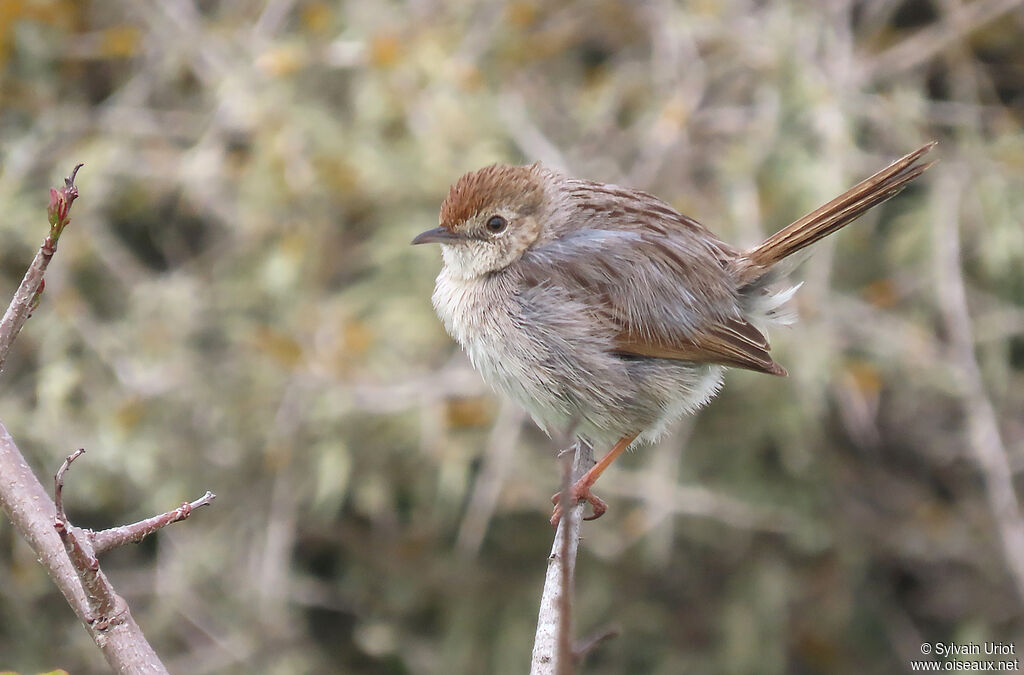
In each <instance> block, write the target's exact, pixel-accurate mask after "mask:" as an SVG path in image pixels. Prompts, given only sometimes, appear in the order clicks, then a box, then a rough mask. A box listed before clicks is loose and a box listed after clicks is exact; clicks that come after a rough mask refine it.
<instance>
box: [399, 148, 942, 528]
mask: <svg viewBox="0 0 1024 675" xmlns="http://www.w3.org/2000/svg"><path fill="white" fill-rule="evenodd" d="M934 145H935V144H934V143H930V144H928V145H925V146H923V147H922V148H920V149H918V150H916V151H914V152H912V153H910V154H909V155H907V156H905V157H903V158H902V159H900V160H898V161H896V162H894V163H893V164H891V165H890V166H888V167H887V168H885V169H883V170H881V171H879V172H878V173H876V174H875V175H873V176H871V177H870V178H868V179H866V180H864V181H862V182H860V183H858V184H857V185H855V186H854V187H852V188H850V189H849V190H847V191H846V192H844V193H843V194H841V195H839V196H838V197H836V198H835V199H833V200H832V201H830V202H829V203H827V204H825V205H824V206H821V207H819V208H817V209H815V210H814V211H812V212H811V213H809V214H807V215H806V216H804V217H803V218H800V219H799V220H797V221H796V222H794V223H792V224H791V225H788V226H787V227H784V228H783V229H782V230H780V231H778V232H776V233H775V234H773V235H772V236H770V237H768V239H766V240H765V241H764V242H763V243H761V244H759V245H758V246H755V247H754V248H752V249H750V250H747V251H741V250H739V249H736V248H734V247H732V246H730V245H729V244H726V243H725V242H723V241H722V240H721V239H719V238H718V237H717V236H715V235H714V234H713V233H712V232H711V231H710V230H708V229H706V228H705V227H703V226H702V225H700V224H699V223H697V222H696V221H695V220H693V219H691V218H688V217H686V216H684V215H682V214H680V213H678V212H677V211H676V210H675V209H673V208H672V207H671V206H669V205H668V204H666V203H665V202H663V201H661V200H660V199H658V198H657V197H655V196H653V195H650V194H647V193H646V192H641V191H639V190H633V189H630V188H623V187H619V186H617V185H606V184H602V183H595V182H592V181H587V180H578V179H575V178H569V177H568V176H565V175H562V174H560V173H558V172H555V171H551V170H549V169H547V168H545V167H543V166H541V165H540V164H539V163H537V164H533V165H531V166H506V165H494V166H489V167H486V168H483V169H480V170H479V171H474V172H472V173H467V174H466V175H464V176H462V177H461V178H460V179H459V180H458V181H457V182H456V183H455V184H454V185H453V186H452V188H451V190H450V191H449V193H448V196H447V198H446V199H445V200H444V203H443V204H442V205H441V216H440V225H439V226H438V227H437V228H434V229H432V230H427V231H426V232H424V233H422V234H420V235H419V236H418V237H416V238H415V239H413V241H412V243H413V244H426V243H438V244H441V253H442V256H443V258H444V265H443V267H442V269H441V273H440V274H439V275H438V277H437V286H436V288H435V290H434V296H433V303H434V307H435V308H436V310H437V314H438V316H440V317H441V320H442V321H443V322H444V325H445V328H447V330H448V332H449V333H450V334H451V336H452V337H454V338H455V339H456V340H457V341H458V342H459V344H460V345H462V348H463V349H465V351H466V353H467V354H469V358H470V360H471V361H472V362H473V366H474V367H475V368H476V369H477V370H478V371H479V372H480V374H481V375H482V376H483V378H484V380H486V381H487V382H488V384H490V385H491V386H492V387H494V388H495V389H497V390H500V391H502V392H504V393H505V394H507V395H508V396H510V397H512V398H513V399H514V400H516V401H517V402H518V403H520V404H521V405H522V406H523V407H525V408H526V409H527V410H528V411H529V412H530V414H531V415H532V416H533V419H534V420H535V421H536V422H537V424H538V425H540V426H541V428H543V429H544V430H545V431H547V432H548V433H551V432H552V431H568V432H571V433H573V434H575V435H576V436H578V437H580V438H582V439H583V440H585V441H587V442H588V443H590V444H592V445H593V446H594V447H601V446H603V447H610V448H611V449H610V450H609V451H608V453H607V454H606V455H605V456H604V457H603V458H602V459H601V460H600V461H599V462H598V463H597V464H596V465H595V466H594V467H593V468H592V469H591V470H590V471H589V472H588V473H587V474H586V475H584V476H583V477H582V478H581V479H580V480H579V481H577V482H576V483H575V484H574V485H573V487H572V497H573V499H574V500H587V501H589V502H590V503H591V505H592V506H593V515H592V516H590V517H589V518H588V520H591V519H594V518H598V517H599V516H601V515H602V514H603V513H604V512H605V510H606V508H607V507H606V506H605V504H604V502H602V501H601V500H600V499H598V498H597V497H596V496H595V495H594V494H592V493H591V491H590V488H591V486H592V485H593V484H594V481H595V480H597V478H598V476H600V475H601V473H602V472H603V471H604V470H605V469H606V468H607V467H608V466H609V465H610V464H611V463H612V462H613V461H614V460H615V458H616V457H618V456H619V455H620V454H621V453H622V452H623V451H624V450H625V449H626V448H627V447H629V446H630V445H631V444H632V443H634V442H638V443H640V442H650V441H653V440H654V439H656V438H657V437H658V436H659V435H660V434H662V433H663V432H664V431H665V429H666V427H667V426H668V425H669V424H670V423H671V422H673V421H674V420H676V419H677V418H679V417H680V416H681V415H683V414H685V413H691V412H694V411H696V410H697V409H698V408H700V407H701V406H703V405H704V404H706V403H707V402H708V401H709V400H711V398H712V397H714V395H715V394H716V393H717V392H718V390H719V388H720V387H721V384H722V371H723V368H724V367H726V366H729V367H733V368H745V369H747V370H754V371H758V372H762V373H768V374H770V375H785V374H786V371H785V370H784V369H783V368H782V366H780V365H779V364H777V363H775V361H773V360H772V357H771V355H770V354H769V345H768V340H767V339H766V338H765V336H764V330H765V328H766V327H767V326H768V325H770V324H772V323H787V322H790V321H792V314H791V313H790V312H787V311H786V310H785V307H784V305H785V304H786V301H788V300H789V299H790V298H791V297H792V295H793V293H794V292H795V291H796V289H797V286H794V285H784V286H782V287H781V288H780V287H779V285H778V282H779V281H780V279H779V278H778V277H779V276H780V274H778V273H776V274H773V268H774V266H775V264H776V263H778V262H779V261H781V260H782V259H784V258H786V257H787V256H789V255H792V254H793V253H796V252H797V251H799V250H800V249H802V248H804V247H806V246H809V245H810V244H813V243H814V242H816V241H818V240H819V239H821V238H822V237H825V236H828V235H829V234H832V233H833V232H835V231H836V230H839V229H840V228H842V227H843V226H845V225H847V224H848V223H850V222H852V221H853V220H854V219H856V218H857V217H858V216H860V215H862V214H863V213H864V212H865V211H867V210H868V209H870V208H872V207H873V206H877V205H878V204H881V203H882V202H884V201H885V200H887V199H889V198H890V197H892V196H893V195H895V194H896V193H898V192H899V191H900V190H902V189H903V188H904V187H905V186H906V185H907V183H909V182H910V181H912V180H914V179H915V178H917V177H918V176H920V175H921V173H922V172H923V171H924V170H925V169H927V168H928V167H929V166H930V164H922V163H920V162H919V160H920V159H921V157H922V156H923V155H924V154H925V153H927V152H928V151H929V150H930V149H931V148H932V146H934ZM774 271H776V272H778V270H777V269H775V270H774ZM555 502H556V505H555V512H554V515H553V516H552V524H557V522H558V519H559V517H560V513H561V511H560V508H559V505H558V504H557V495H556V496H555Z"/></svg>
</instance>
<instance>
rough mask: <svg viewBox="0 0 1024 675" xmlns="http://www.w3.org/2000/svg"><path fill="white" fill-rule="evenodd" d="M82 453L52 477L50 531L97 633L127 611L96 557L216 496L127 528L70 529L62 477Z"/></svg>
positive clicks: (180, 517) (81, 450)
mask: <svg viewBox="0 0 1024 675" xmlns="http://www.w3.org/2000/svg"><path fill="white" fill-rule="evenodd" d="M84 453H85V449H84V448H79V449H78V450H76V451H75V452H73V453H71V454H70V455H68V457H67V459H65V460H64V463H63V464H61V465H60V468H59V469H58V470H57V473H56V474H55V475H54V477H53V482H54V488H53V501H54V509H55V511H56V515H55V517H54V529H55V530H57V534H58V535H59V536H60V540H61V542H62V543H63V544H64V550H65V551H67V554H68V557H69V558H71V563H72V564H73V565H74V567H75V571H76V572H77V573H78V578H79V579H80V580H81V581H82V587H83V588H85V594H86V597H87V599H88V601H89V609H90V616H89V617H88V621H89V623H91V624H93V625H96V626H97V627H98V628H100V629H106V628H108V627H109V626H110V625H111V624H112V623H113V622H115V621H118V620H120V617H121V615H122V614H124V612H126V611H127V609H128V605H127V604H126V603H125V602H124V600H123V599H121V598H120V596H118V595H117V594H116V593H115V592H114V588H113V586H111V585H110V582H108V581H107V579H106V577H105V576H104V574H103V571H102V570H101V569H100V563H99V559H98V556H99V555H100V554H101V553H105V552H106V551H109V550H110V549H113V548H116V547H118V546H123V545H125V544H128V543H135V542H139V541H142V539H143V538H145V537H146V536H147V535H149V534H152V533H153V532H156V531H157V530H159V529H160V528H162V527H165V526H167V525H170V524H171V523H176V522H178V521H179V520H185V519H186V518H188V517H189V515H190V514H191V513H192V509H195V508H199V507H200V506H205V505H207V504H209V503H210V502H212V501H213V500H214V498H215V497H216V495H214V494H213V493H212V492H210V491H207V492H206V494H205V495H203V496H202V497H200V498H199V499H197V500H196V501H194V502H192V503H189V502H185V503H184V504H182V505H181V506H180V507H179V508H177V509H174V510H173V511H168V512H167V513H163V514H161V515H159V516H154V517H152V518H147V519H146V520H140V521H139V522H137V523H132V524H131V525H122V526H121V527H112V528H110V529H108V530H101V531H99V532H94V531H93V530H84V529H82V528H79V527H75V526H74V525H72V524H71V523H70V521H69V520H68V517H67V514H66V513H65V512H64V474H65V473H67V470H68V469H69V468H70V467H71V463H72V462H74V461H75V460H76V459H78V458H79V457H81V456H82V455H83V454H84Z"/></svg>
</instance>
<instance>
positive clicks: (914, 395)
mask: <svg viewBox="0 0 1024 675" xmlns="http://www.w3.org/2000/svg"><path fill="white" fill-rule="evenodd" d="M1020 5H1021V3H1020V2H1008V1H1006V0H1002V1H999V0H974V1H973V2H967V1H962V0H906V1H901V2H893V1H882V0H858V1H854V0H833V1H830V2H823V3H804V2H798V1H796V0H794V1H792V2H786V1H781V2H770V3H765V2H757V1H754V0H734V1H729V2H721V3H719V2H694V3H685V4H684V3H673V2H668V1H655V0H652V1H650V2H635V3H627V2H613V1H611V0H594V1H590V2H583V1H579V2H565V3H546V2H542V1H541V0H510V1H507V2H479V3H465V2H458V1H457V0H409V1H408V2H374V1H373V0H362V1H356V0H353V1H352V2H339V3H334V2H320V1H308V2H304V1H301V0H267V1H266V2H255V3H254V2H244V1H242V0H219V1H217V0H146V1H142V2H138V1H135V0H107V1H99V0H94V1H92V2H73V1H71V0H3V1H2V2H0V204H2V205H3V209H2V212H3V215H2V217H0V242H2V245H0V282H2V283H0V290H2V293H3V295H4V297H9V294H10V293H13V290H14V289H15V287H16V286H17V283H18V281H19V280H20V278H21V275H22V274H23V272H24V270H25V268H26V267H27V265H28V262H29V261H30V259H31V256H32V254H33V252H34V250H35V248H36V247H38V245H39V243H40V242H41V240H42V238H43V236H44V235H45V231H46V225H45V207H46V201H47V193H46V188H47V187H48V186H50V185H53V184H59V182H60V180H61V178H62V177H63V176H65V175H67V173H68V172H69V171H70V169H71V168H72V166H73V165H74V164H75V163H76V162H79V161H81V162H85V168H84V169H83V170H82V172H81V174H80V176H79V180H78V184H79V186H80V188H81V195H82V196H81V198H80V200H79V201H78V203H76V205H75V209H74V211H73V219H72V220H73V222H72V225H71V226H70V228H69V229H68V230H67V232H66V233H65V235H64V236H63V238H62V239H61V243H60V250H59V252H58V254H57V257H56V259H55V261H54V263H53V264H52V265H51V266H50V271H49V273H48V278H47V286H46V293H45V295H44V297H43V300H42V304H41V306H40V308H39V309H38V310H37V311H36V313H35V316H33V318H32V319H31V321H30V322H29V324H28V325H27V327H26V329H25V331H24V332H23V334H22V335H21V337H20V338H19V340H18V341H17V343H16V345H15V350H14V352H13V353H12V355H11V357H10V358H9V360H8V365H7V368H6V372H5V373H3V379H2V382H0V387H2V390H0V392H2V393H0V420H2V421H3V422H4V424H6V425H7V426H8V428H9V429H10V431H11V433H12V434H13V435H14V438H15V439H16V440H17V441H18V443H19V445H20V447H21V449H22V451H23V452H25V453H26V455H27V456H28V457H29V458H30V461H31V462H32V464H33V466H34V467H35V468H36V469H37V472H38V473H39V475H40V476H41V477H43V479H44V482H47V483H48V482H49V481H48V478H47V477H48V476H51V475H52V473H53V471H54V470H55V469H56V468H57V466H58V465H59V463H60V461H61V460H62V459H63V457H64V456H65V455H66V454H67V453H68V452H69V451H71V450H72V449H74V448H77V447H85V448H86V449H87V451H88V453H87V454H86V455H85V456H84V457H83V458H82V459H81V460H80V461H79V462H78V463H77V464H76V465H75V468H74V469H73V471H72V473H71V477H70V481H69V486H68V488H67V490H66V492H65V495H66V497H65V499H66V503H67V505H68V510H69V514H70V515H71V517H72V518H73V519H75V520H77V522H78V524H80V525H83V526H93V527H107V526H111V525H114V524H119V523H122V522H127V521H130V520H135V519H138V518H141V517H144V516H147V515H150V514H152V513H156V512H160V511H164V510H166V509H170V508H173V507H175V506H177V505H178V504H180V503H181V502H182V501H184V500H187V499H194V498H196V497H198V496H199V495H201V494H202V493H203V491H205V490H207V489H210V490H213V491H214V492H216V493H217V495H218V498H217V501H216V502H215V504H214V505H213V506H212V507H211V508H207V509H203V510H202V511H199V512H197V513H196V514H195V515H194V517H193V519H191V520H189V521H188V522H187V523H183V524H179V525H175V526H172V527H171V528H169V529H167V530H164V531H162V532H161V533H160V534H159V535H157V536H155V537H152V538H151V539H149V540H147V541H145V542H144V543H142V544H141V545H138V546H133V547H130V548H128V549H123V550H120V551H117V552H115V553H113V554H111V555H110V556H109V557H108V558H107V559H106V561H105V563H104V568H105V570H106V571H107V573H108V574H109V575H110V577H111V578H112V581H113V582H114V585H115V587H116V588H117V589H118V590H119V591H120V592H121V593H122V594H123V595H124V596H125V597H126V598H127V599H128V601H129V603H130V604H131V606H132V608H133V610H134V612H135V615H136V618H137V619H138V621H139V623H140V624H141V626H142V628H143V630H144V631H145V632H146V634H147V636H148V637H149V639H150V640H151V641H152V643H153V644H154V646H155V647H156V648H157V650H158V651H159V652H160V653H161V654H162V655H163V656H164V658H165V659H166V661H167V663H168V666H169V667H170V668H171V669H172V670H173V671H175V672H181V673H186V672H187V673H215V672H243V671H244V672H261V673H300V672H308V673H312V672H358V673H414V674H418V673H499V674H501V673H522V672H525V670H526V669H527V667H528V666H527V664H528V663H529V656H530V647H531V644H532V636H533V629H534V623H535V620H536V609H537V602H538V599H539V596H540V589H541V585H542V581H543V571H544V566H545V558H546V556H547V553H548V548H549V546H550V542H551V531H550V529H549V527H548V525H547V517H548V515H549V513H550V506H551V505H550V502H549V501H548V499H549V497H550V495H551V494H552V493H553V492H555V490H556V489H557V487H558V485H559V480H560V479H559V473H558V468H557V467H558V465H557V463H556V462H555V461H554V459H553V456H554V450H555V445H556V444H555V442H553V441H551V440H549V439H547V438H546V437H544V436H543V435H542V434H541V433H540V432H538V431H537V429H536V428H535V427H534V426H533V425H532V423H530V422H528V421H527V420H525V419H524V417H523V415H522V414H521V413H520V412H519V411H518V410H517V409H516V408H515V407H513V406H511V405H508V404H504V403H502V402H500V400H498V399H497V398H496V397H495V396H493V395H492V394H491V393H490V392H489V391H488V390H487V389H486V387H485V386H484V385H483V384H482V383H481V381H480V380H479V378H478V377H477V376H476V375H475V374H474V373H473V372H472V371H471V370H470V368H469V366H468V364H467V362H466V360H465V358H464V357H463V356H462V355H461V354H460V353H459V352H458V350H457V348H456V347H455V346H454V344H453V343H452V341H451V340H450V339H449V338H448V337H447V336H446V335H445V334H444V332H443V329H442V328H441V326H440V325H439V322H438V321H437V320H436V318H435V316H434V314H433V311H432V309H431V306H430V301H429V297H430V293H431V290H432V286H433V278H434V276H435V274H436V273H437V270H438V269H439V256H438V254H437V252H436V251H432V250H426V249H423V248H415V249H414V248H412V247H410V246H408V242H409V240H410V239H411V238H412V237H413V236H414V235H415V234H417V233H419V232H420V231H422V230H424V229H427V228H429V227H433V226H434V225H435V224H436V218H437V210H438V206H439V204H440V202H441V200H442V198H443V197H444V195H445V193H446V190H447V187H448V185H449V184H450V183H451V182H452V181H454V180H455V179H456V178H457V177H458V176H459V175H461V174H462V173H463V172H465V171H468V170H471V169H475V168H478V167H480V166H482V165H485V164H488V163H491V162H498V161H505V162H532V161H534V160H541V161H543V162H545V163H547V164H549V165H552V166H555V167H559V168H563V169H565V170H567V171H569V172H571V173H573V174H576V175H579V176H583V177H588V178H593V179H599V180H604V181H610V182H618V183H622V184H627V185H631V186H636V187H640V188H644V189H647V190H649V191H652V192H654V193H657V194H658V195H660V196H662V197H663V198H665V199H666V200H667V201H669V202H671V203H672V204H673V205H674V206H676V207H677V208H679V209H680V210H681V211H683V212H684V213H686V214H688V215H691V216H693V217H695V218H696V219H698V220H700V221H702V222H704V223H706V224H708V225H709V226H711V227H712V228H713V229H714V230H716V231H717V232H719V233H720V234H721V235H722V236H723V237H724V238H726V239H727V240H728V241H731V242H734V243H737V244H745V245H747V244H753V243H755V242H757V241H758V240H759V239H760V238H761V237H763V236H764V235H765V234H767V233H769V232H770V231H773V230H775V229H777V228H778V227H781V226H782V225H784V224H786V223H788V222H789V221H790V220H792V219H794V218H796V217H798V216H800V215H802V214H803V213H804V212H806V211H808V210H809V209H811V208H813V207H815V206H817V205H818V204H819V203H821V202H823V201H825V200H827V199H829V198H831V197H832V196H834V195H835V194H837V193H839V192H840V191H842V190H843V189H845V188H846V187H848V186H849V185H851V184H852V183H853V182H855V181H856V180H859V179H860V178H863V177H864V176H866V175H868V174H869V173H871V172H873V171H874V170H876V169H879V168H881V167H882V166H884V164H885V163H886V162H888V161H890V160H892V159H894V158H895V157H897V156H899V155H902V154H904V153H906V152H909V151H910V150H913V149H914V148H916V147H918V146H919V145H921V144H922V143H923V142H925V141H927V140H931V139H938V140H939V141H940V145H939V147H938V148H937V150H936V151H934V152H933V154H934V155H936V156H937V158H938V159H940V163H939V164H938V165H937V166H936V167H935V168H933V169H932V170H931V171H930V172H929V173H928V174H927V175H926V176H925V177H924V179H922V180H921V181H920V184H919V185H916V186H914V187H912V188H911V189H909V190H907V191H906V192H905V193H904V194H903V195H901V196H900V198H898V199H896V200H894V201H892V202H890V203H889V204H887V205H885V206H884V207H882V208H880V209H878V210H876V211H874V212H872V213H871V214H870V215H869V216H867V217H865V218H864V219H862V221H860V222H858V223H857V224H856V225H855V226H853V227H852V228H850V229H849V230H846V231H844V232H843V233H842V234H840V235H838V236H836V237H834V238H832V239H830V240H828V241H827V242H823V243H822V244H821V245H819V246H818V248H817V249H816V252H815V255H814V256H813V257H812V258H811V259H810V260H809V261H808V263H807V264H806V265H804V266H803V267H802V269H801V270H800V272H799V273H798V274H799V276H800V277H802V278H804V279H806V280H807V283H806V284H805V286H804V288H803V290H802V291H801V293H800V295H799V302H798V304H799V309H800V312H801V314H802V321H801V323H799V324H798V325H797V326H796V327H794V328H792V329H783V330H777V331H776V332H775V333H774V334H773V343H774V345H775V352H776V355H777V356H776V359H777V360H778V361H779V362H780V363H782V364H784V365H785V366H786V368H788V369H789V371H790V373H791V374H792V375H791V377H790V378H788V379H786V380H779V379H776V378H770V377H764V376H760V375H755V374H751V373H745V372H732V373H730V374H729V376H728V379H727V386H726V390H725V392H724V394H723V395H722V396H721V397H720V398H719V399H718V400H716V401H715V402H714V403H713V404H712V405H711V406H710V407H709V408H707V409H706V410H705V411H704V412H703V413H702V414H701V415H700V416H699V417H698V418H697V419H695V420H689V421H687V422H686V423H685V424H684V425H683V426H682V427H681V428H680V429H678V430H677V431H676V432H675V433H673V434H672V435H671V436H670V437H669V438H668V439H666V440H665V441H664V442H663V443H661V444H660V445H658V446H656V447H651V448H647V449H645V450H643V451H640V452H636V453H632V454H631V455H630V456H628V457H626V458H624V460H623V461H621V463H620V464H621V465H620V466H618V467H617V468H616V469H614V470H612V471H610V472H609V474H608V475H607V476H606V478H605V479H604V480H603V481H602V483H603V487H602V491H599V492H600V494H603V495H604V497H605V498H606V499H607V500H608V501H609V504H610V507H611V509H610V512H609V514H608V515H607V516H605V517H604V518H603V519H602V520H600V521H598V522H596V523H591V524H587V526H586V528H585V531H584V534H585V539H584V541H583V545H582V547H581V558H580V562H579V567H578V569H577V580H578V586H577V597H578V615H577V632H578V633H579V634H580V635H585V634H587V633H590V632H592V631H594V630H598V629H601V628H603V627H606V626H608V625H610V624H615V625H618V626H619V627H620V628H621V630H622V635H621V637H620V638H618V639H617V640H613V641H611V642H608V643H605V644H603V645H602V646H601V647H600V648H599V649H598V651H597V652H596V653H594V654H593V655H591V657H590V659H589V661H588V663H587V667H586V671H587V672H590V673H663V674H668V673H681V672H695V673H719V672H720V673H745V672H746V673H889V672H903V671H905V670H907V669H908V661H909V660H910V659H911V658H916V657H918V655H919V646H920V643H921V642H922V641H930V642H936V641H940V640H942V641H972V640H973V641H983V640H995V641H999V640H1002V641H1014V640H1016V641H1017V642H1016V644H1017V646H1018V648H1024V639H1021V638H1022V636H1024V613H1022V597H1024V596H1022V593H1024V575H1022V574H1021V573H1020V570H1024V550H1020V548H1019V546H1016V545H1015V543H1014V538H1013V534H1014V533H1015V532H1022V531H1024V530H1021V520H1020V513H1019V510H1018V509H1017V506H1016V501H1015V497H1014V493H1013V491H1012V487H1013V483H1014V482H1018V483H1019V480H1018V473H1019V472H1020V471H1021V469H1022V468H1024V415H1022V413H1021V411H1022V410H1024V372H1022V371H1024V264H1022V262H1024V227H1022V223H1024V133H1022V121H1024V39H1022V38H1024V11H1022V9H1021V7H1020ZM958 255H960V256H961V258H962V265H960V264H958ZM961 291H962V292H961ZM5 302H6V301H5ZM965 308H966V311H965ZM1015 546H1016V547H1015ZM1014 570H1017V572H1016V573H1015V571H1014ZM0 579H2V580H3V581H2V583H0V668H2V667H8V668H16V669H22V670H24V671H27V672H33V671H37V670H42V669H49V668H56V667H63V668H67V669H69V670H71V671H72V672H90V671H101V670H102V669H103V668H104V666H103V664H102V661H101V659H100V655H99V653H98V652H97V650H96V649H95V648H94V646H93V645H92V643H91V641H90V640H89V638H88V636H87V634H86V632H85V631H84V630H82V628H81V626H80V625H79V624H78V623H77V622H76V620H75V619H74V617H73V615H72V614H71V611H70V610H69V609H68V607H67V606H66V605H65V604H64V602H63V600H62V598H61V597H60V595H59V594H58V593H57V592H56V590H55V589H54V587H53V585H52V584H51V583H50V581H49V579H48V578H47V577H46V575H45V573H44V572H43V570H42V568H41V567H39V566H38V565H37V564H36V561H35V559H34V557H33V555H32V553H31V551H30V550H29V549H28V547H27V546H26V545H25V544H24V543H23V542H21V541H19V540H18V538H17V536H16V535H15V534H14V533H13V532H12V530H11V528H10V526H9V525H8V524H7V523H6V522H4V523H0Z"/></svg>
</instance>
